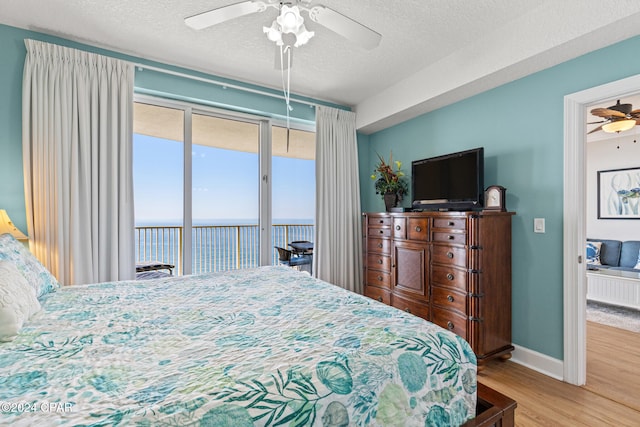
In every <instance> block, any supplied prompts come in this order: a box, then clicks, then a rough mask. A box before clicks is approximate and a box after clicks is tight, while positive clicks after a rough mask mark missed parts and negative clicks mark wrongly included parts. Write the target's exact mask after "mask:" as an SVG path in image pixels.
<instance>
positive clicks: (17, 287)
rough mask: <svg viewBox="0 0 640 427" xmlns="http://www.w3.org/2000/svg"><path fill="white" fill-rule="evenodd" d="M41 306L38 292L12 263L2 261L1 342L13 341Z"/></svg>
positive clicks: (0, 269)
mask: <svg viewBox="0 0 640 427" xmlns="http://www.w3.org/2000/svg"><path fill="white" fill-rule="evenodd" d="M40 309H41V306H40V303H39V302H38V298H36V291H35V290H34V289H33V288H32V287H31V286H29V284H28V283H27V279H25V278H24V276H23V275H22V274H21V273H20V271H19V270H18V267H16V265H15V264H14V263H12V262H11V261H2V260H0V342H7V341H13V339H14V338H15V337H16V335H18V332H19V331H20V329H22V325H23V324H24V323H25V322H26V321H27V320H29V319H30V318H31V316H33V315H34V314H36V313H37V312H38V311H40Z"/></svg>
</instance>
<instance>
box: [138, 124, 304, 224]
mask: <svg viewBox="0 0 640 427" xmlns="http://www.w3.org/2000/svg"><path fill="white" fill-rule="evenodd" d="M191 155H192V161H193V174H192V177H193V178H192V179H193V191H192V194H193V217H194V223H197V224H210V223H213V222H214V221H220V220H228V219H234V220H235V219H237V220H238V221H239V222H242V223H256V222H257V218H258V203H259V201H258V186H259V174H258V155H257V154H255V153H245V152H240V151H231V150H222V149H218V148H212V147H205V146H200V145H198V146H194V147H193V150H192V153H191ZM272 162H273V165H272V168H273V174H272V185H273V187H272V198H273V201H272V207H273V218H274V222H277V220H278V219H296V220H312V219H313V217H314V215H315V161H313V160H301V159H291V158H285V157H274V158H273V159H272ZM133 175H134V197H135V212H136V224H149V223H152V224H156V223H161V224H167V225H168V224H173V223H176V222H178V221H181V218H182V204H183V202H182V192H183V189H182V186H183V144H182V142H178V141H172V140H167V139H161V138H155V137H149V136H145V135H139V134H134V145H133Z"/></svg>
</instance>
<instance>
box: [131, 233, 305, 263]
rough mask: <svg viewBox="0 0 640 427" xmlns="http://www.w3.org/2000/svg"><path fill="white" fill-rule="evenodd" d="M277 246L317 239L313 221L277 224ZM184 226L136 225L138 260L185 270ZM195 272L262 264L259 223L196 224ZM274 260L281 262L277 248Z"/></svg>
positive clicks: (272, 235) (273, 235)
mask: <svg viewBox="0 0 640 427" xmlns="http://www.w3.org/2000/svg"><path fill="white" fill-rule="evenodd" d="M271 230H272V232H271V238H272V241H273V245H274V246H281V247H287V244H288V243H289V242H291V241H294V240H309V241H313V233H314V226H313V224H274V225H273V226H272V228H271ZM182 234H183V228H182V226H142V227H136V262H144V261H162V262H164V263H168V264H173V265H175V266H176V270H175V271H176V274H182V253H183V247H182V237H183V236H182ZM191 249H192V262H191V271H192V273H193V274H201V273H208V272H213V271H223V270H233V269H240V268H251V267H257V266H258V265H259V259H258V258H259V257H258V253H259V227H258V226H257V225H198V226H193V227H192V248H191ZM271 259H272V264H274V265H275V264H277V263H278V254H277V252H276V250H275V249H273V254H272V257H271Z"/></svg>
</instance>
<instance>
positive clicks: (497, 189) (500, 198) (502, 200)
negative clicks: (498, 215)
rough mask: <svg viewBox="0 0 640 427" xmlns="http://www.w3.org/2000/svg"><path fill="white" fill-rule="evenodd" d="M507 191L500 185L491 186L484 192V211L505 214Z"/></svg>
mask: <svg viewBox="0 0 640 427" xmlns="http://www.w3.org/2000/svg"><path fill="white" fill-rule="evenodd" d="M506 195H507V189H506V188H504V187H503V186H501V185H491V186H489V187H487V189H486V190H485V191H484V209H485V210H492V211H500V212H505V211H506V210H507V203H506V199H507V197H506Z"/></svg>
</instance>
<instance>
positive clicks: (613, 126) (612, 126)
mask: <svg viewBox="0 0 640 427" xmlns="http://www.w3.org/2000/svg"><path fill="white" fill-rule="evenodd" d="M635 125H636V121H635V120H633V119H629V120H616V121H614V122H611V123H607V124H606V125H603V126H602V130H603V131H605V132H607V133H620V132H624V131H626V130H629V129H632V128H633V127H634V126H635Z"/></svg>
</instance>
